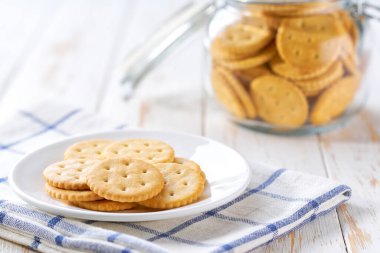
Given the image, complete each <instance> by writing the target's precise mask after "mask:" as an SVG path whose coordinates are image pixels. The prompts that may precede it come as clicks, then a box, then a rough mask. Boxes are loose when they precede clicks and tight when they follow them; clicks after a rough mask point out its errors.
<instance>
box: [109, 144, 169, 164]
mask: <svg viewBox="0 0 380 253" xmlns="http://www.w3.org/2000/svg"><path fill="white" fill-rule="evenodd" d="M104 155H105V156H106V157H107V158H114V157H125V158H134V159H139V160H142V161H144V162H148V163H165V162H172V161H173V159H174V149H173V148H172V147H171V146H170V145H168V144H167V143H165V142H163V141H159V140H147V139H129V140H122V141H116V142H114V143H112V144H110V145H108V146H107V148H106V149H105V150H104Z"/></svg>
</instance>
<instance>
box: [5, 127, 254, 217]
mask: <svg viewBox="0 0 380 253" xmlns="http://www.w3.org/2000/svg"><path fill="white" fill-rule="evenodd" d="M127 138H147V139H159V140H163V141H165V142H167V143H168V144H170V145H171V146H172V147H173V148H174V149H175V152H176V156H179V157H185V158H189V159H191V160H194V161H195V162H197V163H198V164H199V165H200V166H201V167H202V170H203V171H204V172H205V174H206V177H207V182H208V183H207V186H206V189H205V192H204V194H203V196H202V197H201V198H200V199H199V200H198V201H197V202H195V203H193V204H190V205H187V206H184V207H180V208H175V209H171V210H163V211H150V212H142V210H130V211H123V212H96V211H90V210H85V209H81V208H77V207H72V206H68V205H65V204H63V203H61V202H59V201H57V200H54V199H53V198H51V197H49V195H47V193H46V192H45V190H44V184H45V183H44V179H43V177H42V171H43V170H44V169H45V167H46V166H47V165H49V164H51V163H53V162H57V161H60V160H62V159H63V152H64V150H65V149H66V148H67V147H68V146H70V145H71V144H73V143H75V142H78V141H82V140H86V139H114V140H121V139H127ZM250 175H251V174H250V169H249V166H248V164H247V162H246V161H245V160H244V158H243V157H242V156H241V155H240V154H238V153H237V152H236V151H234V150H233V149H231V148H229V147H227V146H225V145H223V144H221V143H218V142H216V141H213V140H210V139H207V138H204V137H200V136H196V135H190V134H184V133H175V132H159V131H147V130H141V129H133V130H122V131H112V132H102V133H95V134H89V135H81V136H77V137H73V138H69V139H66V140H63V141H59V142H56V143H53V144H50V145H48V146H45V147H43V148H41V149H38V150H36V151H34V152H32V153H30V154H28V155H26V156H25V157H24V158H23V159H21V160H20V161H19V162H18V163H17V164H16V166H15V167H14V168H13V170H12V171H11V174H10V177H9V182H10V185H11V187H12V188H13V190H14V191H15V192H16V194H17V195H18V196H19V197H21V198H22V199H23V200H24V201H26V202H28V203H30V204H32V205H34V206H36V207H38V208H40V209H42V210H45V211H47V212H50V213H54V214H60V215H64V216H66V217H75V218H80V219H88V220H103V221H124V222H132V221H148V220H162V219H170V218H175V217H181V216H187V215H192V214H196V213H199V212H203V211H206V210H210V209H212V208H215V207H217V206H219V205H222V204H224V203H226V202H228V201H230V200H232V199H234V198H235V197H237V196H238V195H239V194H240V193H242V192H243V191H244V189H245V188H246V187H247V185H248V183H249V181H250Z"/></svg>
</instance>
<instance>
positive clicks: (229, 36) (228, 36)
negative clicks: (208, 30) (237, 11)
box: [211, 23, 273, 60]
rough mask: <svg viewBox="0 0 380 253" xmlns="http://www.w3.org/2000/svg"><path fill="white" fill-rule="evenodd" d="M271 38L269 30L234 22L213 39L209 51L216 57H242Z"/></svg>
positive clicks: (258, 48) (255, 51) (233, 58)
mask: <svg viewBox="0 0 380 253" xmlns="http://www.w3.org/2000/svg"><path fill="white" fill-rule="evenodd" d="M272 39H273V33H272V32H271V31H270V30H267V29H261V28H258V27H253V26H250V25H245V24H242V23H236V24H233V25H231V26H229V27H227V28H226V29H225V30H224V31H223V32H222V33H221V34H219V35H218V36H217V37H216V38H215V39H214V41H213V43H212V45H211V53H212V55H213V56H214V57H215V58H217V59H227V60H237V59H242V58H246V57H249V56H251V55H254V54H255V53H257V52H258V51H260V50H261V49H262V48H264V47H265V46H266V45H267V44H268V43H269V42H270V41H271V40H272Z"/></svg>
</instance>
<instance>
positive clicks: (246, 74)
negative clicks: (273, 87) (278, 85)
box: [234, 66, 271, 83]
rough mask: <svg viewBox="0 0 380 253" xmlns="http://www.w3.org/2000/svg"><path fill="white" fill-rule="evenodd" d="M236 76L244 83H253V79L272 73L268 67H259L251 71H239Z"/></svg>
mask: <svg viewBox="0 0 380 253" xmlns="http://www.w3.org/2000/svg"><path fill="white" fill-rule="evenodd" d="M234 74H235V76H236V77H237V78H238V79H239V80H240V81H241V82H242V83H251V82H252V80H253V79H255V78H257V77H259V76H264V75H268V74H271V72H270V70H269V69H268V68H267V67H266V66H259V67H254V68H250V69H242V70H237V71H235V72H234Z"/></svg>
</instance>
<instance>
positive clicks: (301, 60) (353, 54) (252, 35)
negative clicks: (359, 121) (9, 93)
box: [207, 0, 370, 133]
mask: <svg viewBox="0 0 380 253" xmlns="http://www.w3.org/2000/svg"><path fill="white" fill-rule="evenodd" d="M365 25H366V24H365V20H364V19H362V18H360V16H359V15H357V13H355V10H354V8H352V2H350V1H333V0H330V1H297V0H295V1H291V2H290V1H285V0H282V1H279V0H277V1H276V0H269V1H264V0H262V1H255V0H244V1H243V0H241V1H239V0H234V1H227V2H226V5H225V6H224V7H223V8H221V9H220V10H219V11H218V12H217V13H216V14H215V15H214V17H213V19H212V20H211V21H210V23H209V27H208V40H207V47H208V55H209V61H208V62H209V68H208V70H207V77H208V80H209V81H210V82H209V83H210V87H211V88H212V92H213V94H214V96H215V98H216V100H217V101H218V104H220V106H221V108H223V109H224V110H225V111H226V112H227V113H228V114H229V115H230V116H231V118H232V119H233V120H234V121H236V122H238V123H240V124H242V125H245V126H248V127H251V128H253V129H257V130H261V131H266V132H273V133H315V132H321V131H324V130H326V129H331V126H334V125H339V124H340V123H341V122H343V121H344V119H347V118H348V117H349V116H350V115H352V114H353V113H354V112H356V111H357V110H358V109H359V108H360V107H361V105H362V104H363V102H364V101H365V93H366V92H365V89H364V88H363V86H364V85H363V82H362V79H363V74H364V71H365V66H366V62H368V55H369V54H368V52H367V49H366V46H365V45H366V44H368V43H366V36H365V34H364V27H365ZM369 47H370V43H369Z"/></svg>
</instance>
